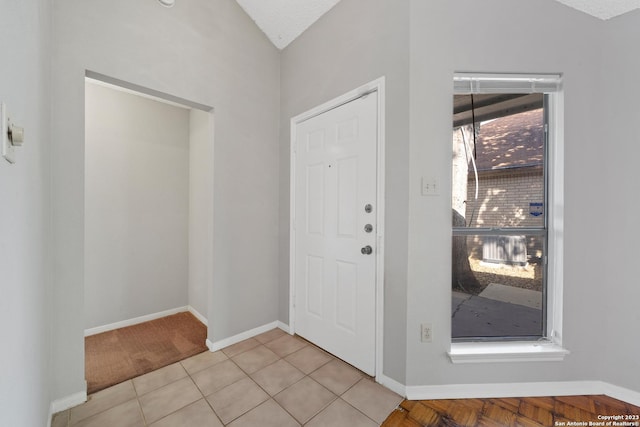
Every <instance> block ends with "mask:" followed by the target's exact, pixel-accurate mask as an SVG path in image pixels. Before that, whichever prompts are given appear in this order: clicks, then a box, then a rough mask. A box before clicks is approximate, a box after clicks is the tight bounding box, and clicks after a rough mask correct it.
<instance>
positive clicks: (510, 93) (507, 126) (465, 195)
mask: <svg viewBox="0 0 640 427" xmlns="http://www.w3.org/2000/svg"><path fill="white" fill-rule="evenodd" d="M560 85H561V81H560V76H558V75H536V76H531V75H484V74H473V75H472V74H456V75H455V76H454V111H453V138H452V146H453V160H452V290H453V292H452V341H453V342H454V343H456V342H468V341H472V342H478V341H485V342H486V341H489V342H495V341H501V342H502V341H545V342H553V343H556V344H560V342H559V341H560V338H561V335H560V327H561V321H562V316H561V314H562V313H561V310H560V307H561V304H562V301H561V295H562V294H561V286H562V283H561V277H562V275H561V270H560V269H561V263H560V262H559V261H560V256H561V253H562V240H561V235H562V234H561V231H562V230H561V224H562V222H561V209H560V206H562V169H561V165H562V138H561V133H562V127H561V126H560V122H561V118H560V116H561V108H560V105H561V96H560V95H561V92H560Z"/></svg>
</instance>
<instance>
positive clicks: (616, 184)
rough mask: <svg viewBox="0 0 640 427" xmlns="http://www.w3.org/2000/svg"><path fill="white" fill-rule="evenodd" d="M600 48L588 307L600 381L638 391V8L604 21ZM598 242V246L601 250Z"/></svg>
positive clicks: (639, 373)
mask: <svg viewBox="0 0 640 427" xmlns="http://www.w3.org/2000/svg"><path fill="white" fill-rule="evenodd" d="M606 28H607V34H606V48H605V50H604V55H603V61H602V63H603V73H602V75H603V78H604V82H605V85H604V90H603V92H602V93H603V100H602V104H603V108H604V111H603V113H602V120H600V121H598V122H595V123H594V126H588V128H593V127H600V126H601V124H600V123H602V124H606V131H607V133H606V135H605V137H604V138H602V139H601V140H600V141H599V143H598V145H597V147H595V148H596V149H598V150H599V152H600V153H601V154H603V153H604V154H605V156H603V164H602V167H601V168H600V169H598V170H595V171H593V172H594V175H595V177H596V178H597V179H602V180H604V186H605V190H606V191H603V192H602V193H601V197H598V200H599V201H600V202H601V203H602V205H603V209H605V211H606V214H605V216H603V217H602V218H600V219H599V221H598V222H597V225H596V227H597V228H603V232H602V234H603V235H604V239H603V243H602V244H600V242H597V241H593V242H590V243H589V246H588V248H589V250H590V251H593V252H595V253H598V254H599V255H600V257H601V259H600V262H599V264H598V267H599V269H601V270H602V271H603V276H604V277H603V278H602V281H601V282H600V283H598V284H597V291H598V293H599V295H600V298H601V299H600V301H599V303H598V304H597V305H594V306H592V307H591V309H592V310H593V312H594V313H596V315H595V316H594V317H596V318H599V319H602V321H603V327H604V328H605V333H604V335H603V336H602V341H603V342H602V344H601V346H602V347H603V348H605V351H606V352H607V363H606V364H605V371H606V372H605V375H606V377H605V378H606V380H607V381H609V382H611V383H613V384H617V385H620V386H622V387H628V388H631V389H633V390H637V391H640V369H639V367H640V364H639V361H638V360H639V359H638V355H639V354H640V340H639V339H638V336H639V333H638V328H639V326H640V307H639V304H638V302H639V301H640V285H639V283H640V280H639V279H638V264H637V260H636V256H637V254H638V249H637V248H638V242H639V241H640V232H639V231H638V230H639V228H638V207H637V206H638V200H637V196H638V194H640V180H639V179H638V173H637V171H638V160H639V159H640V145H638V120H639V119H640V103H639V102H638V100H639V99H640V88H639V87H638V86H637V85H636V82H637V80H638V76H639V75H640V57H639V56H638V55H635V54H632V53H631V52H633V51H634V49H637V42H638V40H640V11H635V12H632V13H629V14H627V15H623V16H620V17H618V18H615V19H612V20H611V21H608V22H607V26H606ZM603 248H604V250H603Z"/></svg>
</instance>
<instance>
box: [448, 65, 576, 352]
mask: <svg viewBox="0 0 640 427" xmlns="http://www.w3.org/2000/svg"><path fill="white" fill-rule="evenodd" d="M453 82H454V90H453V92H454V93H453V94H454V95H463V94H480V93H534V92H538V93H544V94H545V96H544V100H545V102H544V107H545V108H544V114H545V126H546V129H545V130H546V138H547V140H546V144H545V172H544V174H545V175H546V176H545V186H546V187H545V207H544V208H545V210H546V224H545V225H546V232H547V237H546V242H547V244H546V248H545V249H546V250H545V254H544V260H543V262H544V263H545V266H546V277H545V281H546V284H545V286H544V287H543V288H544V290H543V301H544V304H543V316H544V317H545V319H544V320H545V324H544V326H543V337H542V338H541V339H540V340H538V341H517V340H516V341H514V340H509V341H505V340H503V339H500V338H496V339H491V338H488V339H486V340H482V341H470V342H462V341H457V342H454V340H453V338H451V348H450V351H449V352H448V355H449V357H450V359H451V361H452V362H453V363H479V362H498V361H508V362H514V361H558V360H562V359H563V358H564V356H565V355H566V354H568V353H569V352H568V351H567V350H566V349H564V348H563V346H562V342H563V336H562V323H563V315H562V314H563V313H562V311H563V310H562V307H563V292H562V290H563V276H564V275H563V267H562V266H563V253H564V250H563V248H564V219H563V217H564V92H563V87H562V75H561V74H486V73H455V74H454V77H453ZM522 230H523V231H524V232H526V229H522ZM453 231H454V227H452V236H453V235H454V234H453ZM469 233H471V234H474V232H473V230H469Z"/></svg>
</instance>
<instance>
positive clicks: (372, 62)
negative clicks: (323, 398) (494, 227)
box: [280, 0, 640, 390]
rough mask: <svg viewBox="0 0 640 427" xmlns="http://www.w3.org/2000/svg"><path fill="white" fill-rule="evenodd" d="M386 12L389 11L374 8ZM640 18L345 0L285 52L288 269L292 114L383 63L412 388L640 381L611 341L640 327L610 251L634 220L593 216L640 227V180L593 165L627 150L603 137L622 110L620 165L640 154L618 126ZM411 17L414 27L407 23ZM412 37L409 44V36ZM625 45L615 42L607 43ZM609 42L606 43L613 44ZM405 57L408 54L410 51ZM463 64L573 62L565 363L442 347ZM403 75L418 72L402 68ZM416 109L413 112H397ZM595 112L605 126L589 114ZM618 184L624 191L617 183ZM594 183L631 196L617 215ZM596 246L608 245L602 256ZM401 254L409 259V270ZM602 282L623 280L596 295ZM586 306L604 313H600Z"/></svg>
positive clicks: (459, 0) (396, 319)
mask: <svg viewBox="0 0 640 427" xmlns="http://www.w3.org/2000/svg"><path fill="white" fill-rule="evenodd" d="M408 7H410V10H408V9H407V8H408ZM496 11H500V13H496ZM380 16H384V19H382V20H378V18H379V17H380ZM354 23H357V24H354ZM637 23H638V14H637V13H635V14H632V15H629V16H625V17H622V18H619V19H616V20H612V21H609V22H603V21H599V20H597V19H595V18H592V17H590V16H588V15H586V14H583V13H580V12H578V11H575V10H573V9H570V8H568V7H565V6H563V5H561V4H559V3H557V2H554V1H551V0H548V1H538V0H535V1H534V0H526V1H520V2H512V1H508V0H487V1H484V2H476V1H473V0H434V1H429V2H425V1H422V0H407V1H406V2H405V1H396V2H385V1H380V2H366V4H365V2H361V1H358V0H343V1H342V2H340V3H339V4H338V5H337V6H336V7H335V8H334V9H332V10H331V11H330V12H328V13H327V14H326V15H325V16H324V17H323V18H322V19H321V20H320V21H318V22H317V23H316V24H314V25H313V26H312V27H311V28H310V29H309V30H308V31H307V32H306V33H304V34H303V35H302V36H301V37H300V38H299V39H298V40H296V41H295V42H293V43H292V44H291V45H290V46H289V47H287V48H286V49H285V50H284V51H283V54H282V78H281V85H282V101H281V105H282V118H281V129H282V131H281V157H280V159H281V160H280V162H281V164H282V165H283V166H282V168H281V170H282V175H281V194H282V197H281V212H283V214H282V220H281V232H282V234H283V238H282V239H281V249H280V253H281V276H282V277H287V274H288V263H287V260H288V244H287V242H288V240H287V239H288V236H285V234H286V232H285V230H286V228H285V227H286V226H287V225H288V216H287V214H286V212H288V179H289V176H288V167H287V166H286V163H285V162H287V161H288V156H289V152H288V149H289V138H288V136H289V119H290V117H291V116H293V115H295V114H298V113H300V112H302V111H304V110H306V109H309V108H311V107H313V106H315V105H318V104H320V103H321V102H324V101H326V100H328V99H331V98H332V97H335V96H336V95H338V94H340V93H342V92H345V91H347V90H348V89H352V88H354V87H356V86H357V85H359V84H362V83H364V82H367V81H369V80H371V79H373V78H374V77H378V76H379V75H386V76H387V79H388V83H389V85H388V89H389V94H390V96H389V99H388V103H387V115H388V117H387V126H388V127H387V153H386V156H387V197H388V200H387V205H388V208H387V209H388V211H389V212H390V216H389V217H388V218H387V233H386V238H387V242H389V244H391V245H392V246H393V248H392V249H390V248H389V247H387V259H386V260H385V263H386V266H387V275H386V277H385V287H386V289H385V330H384V332H385V343H384V347H385V353H384V354H385V366H384V373H385V374H386V375H388V376H391V377H392V378H394V379H396V380H397V381H399V382H401V383H404V384H407V385H409V386H419V385H446V384H469V383H472V384H473V383H478V384H482V383H502V382H504V383H514V382H515V383H517V382H538V381H580V380H609V381H612V382H614V383H616V384H620V385H623V386H627V387H630V388H632V389H635V390H640V384H639V382H638V380H637V375H636V376H634V375H635V374H634V375H631V378H629V377H628V376H627V379H623V377H624V376H625V375H628V371H629V370H632V371H634V372H636V371H637V369H635V370H634V369H633V368H632V366H633V362H632V360H635V359H634V354H636V353H634V352H633V351H631V352H618V354H617V355H615V356H613V355H611V354H610V353H611V352H610V351H609V348H611V346H612V345H614V343H620V342H624V338H625V337H627V338H628V337H631V336H633V335H634V326H633V325H637V323H638V314H637V313H638V310H633V309H632V307H631V305H632V303H631V302H627V301H634V300H636V299H637V298H636V299H634V298H633V296H634V295H635V294H636V289H631V286H632V285H631V283H634V280H633V272H632V268H631V264H628V265H626V266H624V267H620V262H619V259H620V258H619V257H618V256H617V255H620V254H619V253H618V252H617V251H616V250H614V248H621V249H623V250H624V251H625V252H624V253H626V254H629V253H631V252H632V251H633V249H632V248H633V246H632V245H633V243H634V242H635V241H637V238H636V236H637V233H636V234H633V232H626V233H619V232H617V233H613V232H611V231H610V230H608V229H607V228H605V227H601V226H599V225H600V224H602V221H603V218H607V219H609V220H608V222H610V223H612V224H613V223H616V219H617V221H620V220H623V221H624V223H625V224H627V227H626V229H625V230H634V229H635V228H637V227H632V226H631V225H630V224H631V223H632V218H633V216H632V213H633V212H635V211H634V210H632V209H631V208H630V206H631V205H630V203H632V202H631V200H630V199H629V197H628V196H629V195H630V194H635V193H637V191H634V190H637V184H636V183H637V180H636V179H632V176H631V174H632V172H631V171H632V170H633V169H632V168H630V167H629V168H622V169H620V168H618V169H617V173H616V174H614V176H617V177H618V178H619V179H617V180H615V181H614V180H609V179H607V178H604V179H603V177H606V175H605V174H603V173H594V171H603V169H604V166H605V165H611V166H610V169H614V168H617V164H618V163H617V162H619V161H620V160H619V157H620V156H619V152H616V153H612V154H611V155H609V154H608V152H607V151H605V150H603V144H602V141H608V140H609V138H608V135H607V133H606V131H605V128H606V126H605V123H603V120H605V119H604V117H605V116H614V115H617V116H618V117H619V118H618V119H617V120H616V121H615V123H614V124H613V128H615V129H617V130H616V132H615V134H616V138H614V139H613V140H615V141H616V144H618V145H619V146H620V147H621V148H622V152H624V153H625V156H624V157H625V160H624V163H625V164H629V166H630V165H631V164H632V162H635V160H634V159H635V157H634V156H633V155H632V156H629V155H628V154H631V153H636V152H638V150H637V148H634V147H635V145H634V144H633V142H632V141H634V139H633V138H626V139H623V134H626V135H627V136H629V135H633V134H634V133H633V132H632V130H630V129H629V128H628V124H625V126H621V125H620V121H621V120H622V118H623V117H624V118H626V119H627V120H628V121H627V122H626V123H633V122H634V120H632V119H630V116H631V115H634V114H635V113H637V108H634V106H635V104H634V101H633V100H634V99H636V97H635V94H636V92H634V91H633V90H631V91H630V92H629V88H630V87H634V86H633V84H632V83H631V80H632V79H633V76H635V74H637V67H638V59H637V58H635V57H633V55H628V52H630V51H632V44H633V43H634V42H635V41H636V40H637V39H638V30H637V28H640V26H638V25H637ZM608 26H610V27H614V28H617V29H618V30H617V31H611V32H610V33H609V37H610V39H611V40H610V41H604V40H603V36H605V34H606V33H605V29H606V28H607V27H608ZM407 28H410V37H409V35H407V34H406V33H405V31H406V29H407ZM569 28H570V29H571V30H570V31H568V30H567V29H569ZM406 43H409V46H410V53H407V52H405V50H404V47H406V45H405V44H406ZM616 44H618V45H621V46H622V47H620V48H617V47H614V46H616ZM607 51H609V52H610V54H608V55H606V56H605V55H604V52H607ZM406 61H410V65H405V63H406ZM609 62H611V63H612V64H618V65H620V66H623V67H627V68H628V69H629V73H624V76H625V78H623V79H619V80H618V83H617V84H616V85H615V86H614V89H615V95H611V97H612V98H613V99H612V102H611V104H613V103H615V102H616V99H615V98H617V97H622V98H623V99H624V102H623V104H622V105H620V107H619V108H614V109H612V110H610V111H611V112H610V113H609V114H604V113H605V111H606V110H607V109H611V106H610V105H602V100H603V95H604V93H605V91H604V89H605V87H606V86H607V85H608V84H609V82H607V81H606V80H604V79H603V77H605V76H606V72H607V71H609V72H610V73H611V75H615V76H617V77H616V78H619V75H620V71H619V70H617V69H616V68H615V67H617V65H612V66H611V67H609V66H606V65H605V64H607V63H609ZM454 71H476V72H528V73H545V72H546V73H562V74H563V75H564V82H565V94H564V96H565V128H564V129H565V177H564V179H565V200H564V206H563V207H562V208H563V209H564V219H565V224H564V239H565V252H564V263H563V268H564V277H563V279H564V325H563V326H564V328H563V333H564V344H565V346H566V347H567V348H568V349H569V350H570V351H571V354H570V355H569V356H568V357H567V358H566V359H565V361H564V362H553V363H548V362H547V363H506V364H505V363H501V364H481V365H477V364H474V365H453V364H451V362H450V361H449V359H448V357H447V356H446V352H447V351H448V349H449V346H450V336H451V284H450V283H451V267H450V266H451V204H450V203H451V201H450V195H449V193H450V186H451V153H450V147H451V145H450V139H451V111H452V95H453V85H452V77H453V72H454ZM408 76H410V80H409V81H405V80H403V79H406V78H407V77H408ZM407 83H410V86H407ZM409 88H410V89H409ZM625 91H627V93H626V94H625ZM407 108H409V109H410V124H407V122H406V119H404V118H403V116H404V114H406V112H407ZM618 113H623V114H618ZM595 123H600V124H602V125H601V126H593V125H591V124H595ZM403 126H410V127H409V129H410V135H405V133H404V128H403ZM409 141H410V142H409ZM407 144H409V145H407ZM409 147H410V153H409V151H407V149H408V148H409ZM407 171H409V172H408V175H407ZM425 175H426V176H433V177H435V178H436V179H437V180H438V181H439V182H440V183H441V194H440V196H436V197H423V196H421V195H420V182H421V177H422V176H425ZM620 182H624V183H623V184H622V185H621V184H620ZM616 186H620V187H618V188H622V189H623V190H621V191H616V190H615V188H616ZM406 191H409V193H406ZM594 194H601V195H603V197H604V198H605V199H606V200H611V202H612V203H611V205H613V206H619V205H621V204H622V206H626V209H624V208H623V212H624V214H623V215H622V216H621V215H620V211H612V212H610V207H609V206H607V204H606V203H598V202H597V200H594ZM605 195H606V196H605ZM614 202H615V203H614ZM405 203H406V205H405ZM389 205H391V207H389ZM587 206H588V208H587ZM405 226H406V227H408V230H407V229H405V228H404V227H405ZM588 248H599V249H598V250H590V249H588ZM603 248H604V249H603ZM603 252H608V255H606V256H604V257H603ZM604 259H607V261H605V260H604ZM405 260H408V261H407V262H408V264H404V266H405V268H406V271H403V261H405ZM603 264H604V265H607V266H608V267H609V269H610V270H613V267H614V266H615V267H616V268H617V270H616V274H618V273H619V272H623V273H624V274H625V276H624V277H625V279H626V280H623V281H615V283H612V282H614V281H613V280H612V279H611V277H610V276H609V274H608V273H607V271H606V269H603V268H601V266H602V265H603ZM589 266H598V267H595V268H589ZM282 283H283V285H282V287H281V293H280V295H281V303H280V309H281V311H280V318H281V320H285V321H286V318H287V316H288V313H287V312H286V305H285V302H286V301H287V298H288V294H287V289H288V288H287V286H288V283H287V281H286V280H283V281H282ZM603 284H606V286H607V289H616V290H617V291H618V292H617V293H615V294H613V295H611V296H608V297H605V298H603ZM620 295H629V296H631V299H629V298H627V297H626V296H624V297H622V298H625V302H620ZM603 303H606V304H607V307H615V304H618V305H619V306H621V307H622V308H623V312H622V313H619V314H618V313H617V312H615V314H614V313H612V314H609V312H608V311H606V309H605V311H604V312H601V311H600V310H601V308H602V307H603ZM593 310H595V311H596V312H597V313H599V314H600V313H602V314H601V315H593V314H592V313H593ZM618 317H619V318H620V320H617V319H618ZM425 322H431V323H432V326H433V328H434V341H433V343H430V344H426V343H421V342H420V334H419V331H420V324H421V323H425ZM609 326H614V328H615V330H614V331H612V330H610V329H609ZM605 336H607V337H608V338H604V337H605ZM403 346H404V347H403ZM630 348H631V349H632V350H634V349H635V350H637V345H636V344H630ZM614 359H615V360H614ZM609 362H615V363H620V364H621V366H624V367H625V369H623V370H621V371H619V370H618V369H617V366H616V365H615V363H614V364H612V363H609ZM605 366H606V368H605ZM614 380H615V381H614Z"/></svg>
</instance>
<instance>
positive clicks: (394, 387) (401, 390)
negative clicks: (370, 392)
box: [376, 374, 407, 397]
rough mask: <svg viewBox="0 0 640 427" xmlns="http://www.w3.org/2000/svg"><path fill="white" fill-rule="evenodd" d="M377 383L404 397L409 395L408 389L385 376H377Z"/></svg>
mask: <svg viewBox="0 0 640 427" xmlns="http://www.w3.org/2000/svg"><path fill="white" fill-rule="evenodd" d="M376 382H377V383H379V384H381V385H383V386H385V387H386V388H388V389H389V390H391V391H392V392H394V393H397V394H399V395H400V396H402V397H405V396H406V395H407V387H406V386H405V385H404V384H401V383H399V382H398V381H396V380H394V379H393V378H389V377H388V376H386V375H384V374H380V375H376Z"/></svg>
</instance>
